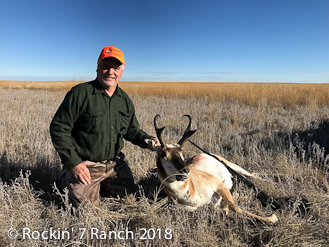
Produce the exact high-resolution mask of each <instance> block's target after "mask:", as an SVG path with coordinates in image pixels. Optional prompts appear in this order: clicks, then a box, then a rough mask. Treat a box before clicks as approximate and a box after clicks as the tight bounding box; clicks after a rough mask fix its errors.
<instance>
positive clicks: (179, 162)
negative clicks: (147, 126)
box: [154, 114, 196, 181]
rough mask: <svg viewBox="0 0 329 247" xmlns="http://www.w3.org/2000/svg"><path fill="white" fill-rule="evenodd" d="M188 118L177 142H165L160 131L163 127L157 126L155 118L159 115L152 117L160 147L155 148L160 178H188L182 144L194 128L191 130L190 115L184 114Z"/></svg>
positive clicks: (179, 179)
mask: <svg viewBox="0 0 329 247" xmlns="http://www.w3.org/2000/svg"><path fill="white" fill-rule="evenodd" d="M184 116H186V117H188V118H189V124H188V126H187V128H186V130H185V131H184V135H183V137H182V138H181V139H180V140H179V141H178V142H177V144H173V145H172V144H168V145H167V144H166V143H165V142H164V140H163V136H162V132H163V130H164V128H165V127H162V128H159V127H158V125H157V120H158V118H160V115H159V114H158V115H156V116H155V117H154V128H155V131H156V134H157V137H158V139H159V141H160V144H161V147H158V148H157V168H158V173H159V176H160V177H162V179H165V178H168V180H169V181H171V180H173V179H175V178H176V180H177V181H185V180H186V179H188V176H187V175H188V174H189V169H188V167H187V165H186V163H185V161H184V156H183V145H184V144H185V143H186V142H187V140H188V138H189V137H190V136H192V135H193V134H194V133H195V131H196V130H191V121H192V120H191V116H190V115H184Z"/></svg>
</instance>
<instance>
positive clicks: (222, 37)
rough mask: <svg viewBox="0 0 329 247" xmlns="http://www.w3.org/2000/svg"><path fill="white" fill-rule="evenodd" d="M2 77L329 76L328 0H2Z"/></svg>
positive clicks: (311, 79) (323, 79)
mask: <svg viewBox="0 0 329 247" xmlns="http://www.w3.org/2000/svg"><path fill="white" fill-rule="evenodd" d="M0 24H1V29H0V32H1V41H0V44H1V45H0V80H8V79H13V80H72V79H76V80H80V79H82V80H90V79H94V78H95V77H96V66H97V58H98V56H99V53H100V51H101V50H102V48H103V47H104V46H108V45H113V46H116V47H118V48H119V49H121V50H122V51H123V52H124V54H125V59H126V67H125V71H124V74H123V78H122V80H126V81H215V82H216V81H218V82H223V81H230V82H298V83H305V82H306V83H329V1H327V0H312V1H311V0H241V1H235V0H217V1H201V0H200V1H194V0H189V1H185V0H184V1H180V0H176V1H172V0H166V1H162V0H150V1H143V0H141V1H137V0H123V1H109V0H107V1H105V0H93V1H91V0H90V1H86V0H79V1H78V0H76V1H69V0H64V1H63V0H56V1H50V0H49V1H48V0H29V1H25V0H24V1H23V0H22V1H18V0H0Z"/></svg>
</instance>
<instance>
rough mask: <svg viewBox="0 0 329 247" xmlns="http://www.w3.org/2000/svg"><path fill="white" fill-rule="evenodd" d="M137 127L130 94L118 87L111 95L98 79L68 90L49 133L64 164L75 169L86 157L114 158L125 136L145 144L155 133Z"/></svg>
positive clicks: (134, 141) (87, 158) (129, 139)
mask: <svg viewBox="0 0 329 247" xmlns="http://www.w3.org/2000/svg"><path fill="white" fill-rule="evenodd" d="M138 127H139V124H138V121H137V119H136V116H135V107H134V105H133V103H132V101H131V99H130V98H129V96H128V95H127V94H126V93H125V92H124V91H123V90H122V89H121V88H119V87H117V89H116V91H115V93H114V94H113V96H112V97H109V96H108V95H107V94H106V92H105V90H104V89H103V87H102V86H101V84H100V83H99V82H98V81H97V79H96V80H94V81H90V82H86V83H82V84H79V85H77V86H75V87H73V88H72V89H71V90H70V91H69V92H68V93H67V95H66V96H65V99H64V101H63V102H62V104H61V105H60V107H59V108H58V110H57V112H56V114H55V116H54V118H53V120H52V122H51V124H50V135H51V138H52V141H53V144H54V147H55V149H56V150H57V152H58V154H59V156H60V158H61V160H62V163H63V164H64V167H65V168H66V169H72V168H73V167H75V166H77V165H78V164H80V163H81V162H82V161H84V160H90V161H95V162H99V161H104V160H109V159H113V158H115V156H116V155H118V154H119V153H120V151H121V150H122V148H123V146H124V142H123V138H124V139H126V140H128V141H130V142H132V143H133V144H136V145H138V146H140V147H142V148H146V147H147V144H146V143H145V141H144V139H147V138H151V137H152V136H150V135H148V134H146V133H145V132H144V131H142V130H141V129H139V128H138Z"/></svg>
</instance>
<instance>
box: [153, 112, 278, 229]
mask: <svg viewBox="0 0 329 247" xmlns="http://www.w3.org/2000/svg"><path fill="white" fill-rule="evenodd" d="M184 116H187V117H188V118H189V124H188V127H187V128H186V130H185V132H184V135H183V137H182V138H181V139H180V140H179V141H178V143H177V144H174V145H170V144H168V145H167V144H165V142H164V140H163V136H162V131H163V130H164V128H165V127H162V128H158V127H157V119H158V118H159V117H160V115H156V116H155V118H154V128H155V131H156V133H157V137H158V139H159V141H160V144H161V146H158V147H156V148H155V149H156V151H157V158H156V164H157V171H158V177H159V180H160V182H161V184H162V186H163V189H164V191H165V192H166V194H167V195H168V196H171V197H173V198H174V199H177V202H178V203H180V204H183V205H185V206H186V209H187V210H195V209H197V208H198V207H200V206H202V205H204V204H208V203H210V202H212V203H213V204H214V207H216V206H219V205H220V202H221V200H222V199H223V200H224V201H225V202H226V203H227V205H228V208H229V209H230V210H232V211H234V212H237V213H245V214H247V215H249V216H251V217H254V218H256V219H258V220H261V221H264V222H268V223H275V222H276V221H277V220H278V219H277V217H276V215H275V214H273V215H272V216H271V217H261V216H258V215H255V214H253V213H250V212H248V211H244V210H242V209H241V208H239V207H238V206H236V205H235V204H234V201H233V198H232V195H231V193H230V191H229V190H230V189H231V188H232V185H233V182H232V179H231V173H230V172H229V171H228V170H227V168H226V167H225V166H224V165H223V164H222V163H221V162H219V161H218V160H216V159H215V158H213V157H211V156H209V155H207V154H200V155H197V156H194V157H192V158H190V159H187V160H185V159H184V156H183V149H182V147H183V145H184V144H185V143H186V141H187V140H188V138H189V137H190V136H192V135H193V134H194V132H195V131H196V130H191V117H190V116H189V115H184ZM216 157H218V158H219V159H220V160H223V161H224V162H225V163H226V164H227V165H228V166H229V167H231V168H232V169H233V170H234V171H236V172H238V173H240V174H243V175H245V176H248V177H253V175H252V174H250V173H249V172H247V171H246V170H244V169H242V168H241V167H239V166H237V165H235V164H233V163H231V162H229V161H227V160H225V159H224V158H222V157H220V156H218V155H216Z"/></svg>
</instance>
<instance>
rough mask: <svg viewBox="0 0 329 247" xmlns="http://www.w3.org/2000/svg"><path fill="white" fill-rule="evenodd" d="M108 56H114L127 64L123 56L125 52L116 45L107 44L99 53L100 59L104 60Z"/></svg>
mask: <svg viewBox="0 0 329 247" xmlns="http://www.w3.org/2000/svg"><path fill="white" fill-rule="evenodd" d="M107 57H114V58H116V59H118V60H119V61H120V62H121V63H122V64H123V65H125V57H124V56H123V52H122V51H121V50H119V49H118V48H116V47H114V46H105V47H104V48H103V50H102V52H101V54H100V55H99V58H98V61H102V60H103V59H104V58H107Z"/></svg>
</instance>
